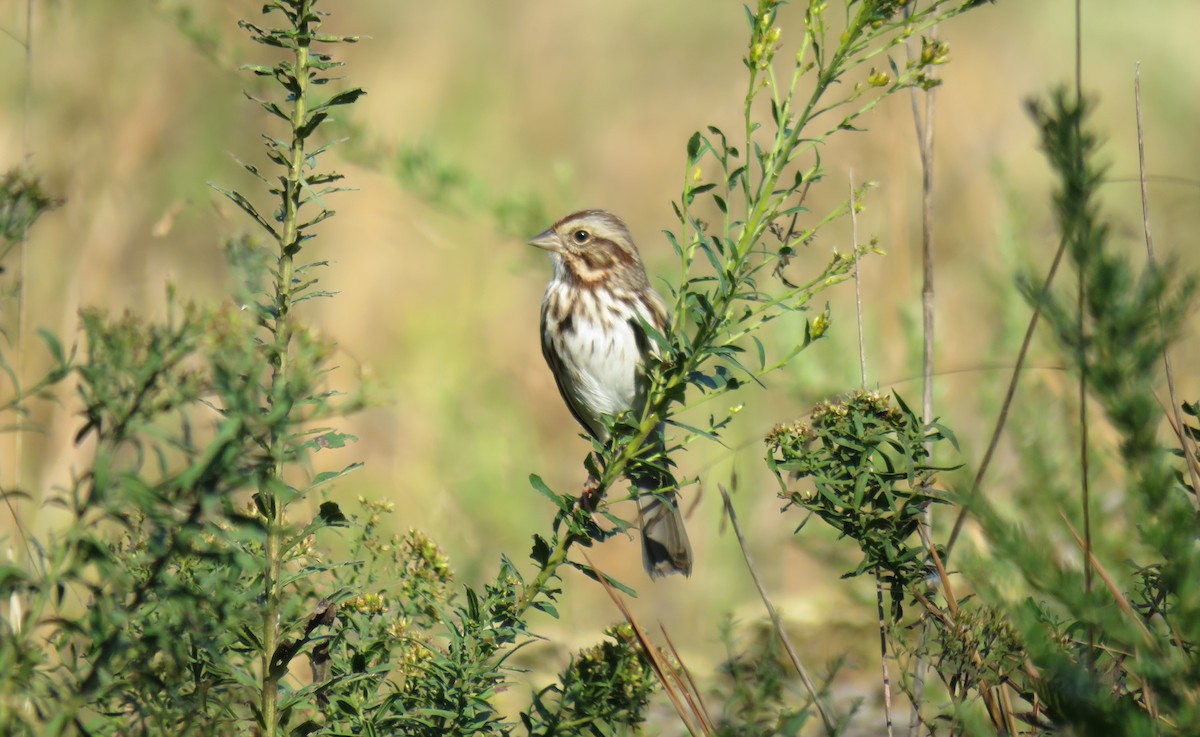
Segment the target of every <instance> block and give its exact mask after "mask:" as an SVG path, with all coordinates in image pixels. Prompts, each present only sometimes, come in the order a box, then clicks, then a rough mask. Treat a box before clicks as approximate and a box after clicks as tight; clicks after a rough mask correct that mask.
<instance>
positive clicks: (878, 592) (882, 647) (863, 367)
mask: <svg viewBox="0 0 1200 737" xmlns="http://www.w3.org/2000/svg"><path fill="white" fill-rule="evenodd" d="M850 237H851V239H852V243H851V247H852V248H853V249H854V304H855V308H856V309H855V313H856V316H857V322H858V370H859V376H860V377H861V380H862V388H863V390H864V391H865V390H866V388H867V344H866V340H865V339H864V338H863V309H862V275H861V274H860V273H859V269H858V198H857V195H856V193H855V191H854V171H853V170H851V171H850ZM875 606H876V608H877V609H878V612H879V667H880V672H881V678H882V682H883V716H884V720H885V721H886V723H887V734H888V737H892V677H891V673H890V672H889V671H888V644H887V617H886V615H885V613H884V607H883V579H882V578H881V577H880V575H879V572H878V571H876V572H875Z"/></svg>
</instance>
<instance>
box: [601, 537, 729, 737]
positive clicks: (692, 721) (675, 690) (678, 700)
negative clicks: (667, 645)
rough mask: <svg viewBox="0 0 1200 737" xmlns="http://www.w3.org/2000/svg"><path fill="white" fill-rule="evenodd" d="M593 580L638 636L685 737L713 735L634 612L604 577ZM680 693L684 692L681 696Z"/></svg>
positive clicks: (703, 717) (677, 676) (673, 670)
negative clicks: (683, 729)
mask: <svg viewBox="0 0 1200 737" xmlns="http://www.w3.org/2000/svg"><path fill="white" fill-rule="evenodd" d="M583 558H584V560H586V561H587V564H588V565H589V566H591V567H592V568H593V570H596V571H599V570H600V569H598V568H596V566H595V565H593V563H592V561H591V559H590V558H588V556H587V554H586V553H585V554H584V555H583ZM596 580H597V581H599V582H600V585H601V586H603V587H604V591H605V592H606V593H607V594H608V597H609V598H610V599H612V601H613V603H614V604H616V606H617V609H618V610H619V611H620V612H621V616H623V617H624V618H625V621H626V622H628V623H629V626H630V627H631V628H633V633H634V635H636V636H637V639H638V644H640V645H641V646H642V652H644V653H646V657H647V658H649V659H650V667H651V668H653V669H654V675H655V676H657V677H658V682H659V683H661V684H662V686H663V691H665V692H666V694H667V698H669V699H670V700H671V705H672V706H674V707H675V713H676V714H678V715H679V720H680V721H681V722H683V726H684V728H685V729H687V731H688V734H690V735H692V736H693V737H695V735H705V737H708V736H709V735H711V734H712V731H711V730H708V729H706V728H705V722H706V721H707V716H706V715H705V716H701V715H699V714H697V713H696V712H695V711H691V710H689V709H688V708H687V707H685V706H684V702H685V701H688V702H689V704H691V700H690V698H688V695H687V693H686V689H685V688H682V687H681V684H680V680H679V675H678V674H677V673H676V672H675V669H674V668H672V667H671V665H670V664H669V663H667V662H666V661H665V660H664V659H663V657H662V654H661V653H659V651H658V648H657V647H655V646H654V643H653V642H651V641H650V637H649V636H648V635H647V634H646V630H645V629H643V628H642V625H641V624H640V623H639V622H638V621H637V618H635V617H634V616H633V612H631V611H629V607H628V606H626V605H625V600H624V599H622V598H621V595H620V594H619V593H617V591H616V590H615V589H614V588H613V587H612V585H611V584H610V583H609V582H608V581H607V580H605V578H604V576H602V575H598V576H596ZM676 657H678V656H676ZM681 692H683V693H682V695H681Z"/></svg>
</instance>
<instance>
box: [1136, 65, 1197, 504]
mask: <svg viewBox="0 0 1200 737" xmlns="http://www.w3.org/2000/svg"><path fill="white" fill-rule="evenodd" d="M1133 109H1134V112H1135V114H1136V117H1137V147H1138V182H1139V184H1140V185H1141V191H1142V232H1143V233H1145V236H1146V260H1147V262H1148V263H1149V265H1150V268H1151V269H1154V268H1157V266H1158V264H1157V263H1156V262H1155V259H1154V238H1153V236H1151V234H1150V194H1149V192H1148V191H1147V189H1146V145H1145V139H1144V137H1143V129H1142V63H1141V62H1138V63H1137V64H1136V65H1135V66H1134V70H1133ZM1158 312H1159V315H1160V316H1161V315H1162V300H1161V299H1158ZM1163 369H1164V371H1165V372H1166V374H1167V396H1168V397H1170V400H1171V410H1172V412H1173V413H1174V415H1175V425H1176V426H1177V427H1178V428H1179V430H1178V432H1179V440H1180V444H1181V446H1182V448H1183V456H1184V458H1185V459H1187V460H1188V461H1189V462H1188V463H1186V464H1185V465H1186V466H1187V469H1188V475H1189V476H1190V477H1191V479H1192V488H1193V489H1195V490H1196V493H1197V494H1200V474H1197V472H1196V464H1195V462H1194V459H1195V456H1194V455H1193V451H1192V448H1191V447H1189V446H1190V444H1189V442H1188V441H1189V440H1190V438H1189V437H1188V434H1187V432H1185V431H1184V430H1183V415H1182V414H1181V413H1180V411H1179V397H1178V396H1176V394H1175V372H1174V371H1173V370H1172V368H1171V356H1170V354H1169V353H1168V351H1167V346H1166V345H1165V344H1164V345H1163ZM1196 502H1197V500H1196V499H1194V498H1193V503H1196Z"/></svg>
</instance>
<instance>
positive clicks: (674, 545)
mask: <svg viewBox="0 0 1200 737" xmlns="http://www.w3.org/2000/svg"><path fill="white" fill-rule="evenodd" d="M637 486H638V491H639V493H640V495H639V496H638V500H637V504H638V524H639V525H640V526H641V528H642V563H643V564H645V566H646V573H648V574H650V578H662V577H663V576H669V575H671V574H673V573H682V574H683V575H685V576H690V575H692V544H691V543H690V542H689V541H688V534H687V528H686V527H684V524H683V515H682V514H681V513H680V512H679V494H678V493H677V492H676V491H674V490H673V489H670V488H667V489H662V488H659V487H658V485H657V484H655V485H653V486H652V488H643V484H642V483H640V482H639V483H638V484H637Z"/></svg>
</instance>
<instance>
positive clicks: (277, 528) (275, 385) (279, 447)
mask: <svg viewBox="0 0 1200 737" xmlns="http://www.w3.org/2000/svg"><path fill="white" fill-rule="evenodd" d="M309 5H310V3H304V4H303V5H302V8H301V12H300V13H299V14H298V19H299V20H298V23H297V28H296V31H297V33H296V36H295V38H296V44H295V47H294V52H295V61H294V62H293V63H294V78H295V82H296V85H297V93H296V94H295V96H294V99H293V100H292V110H291V126H292V141H291V148H290V150H289V155H288V173H287V182H286V184H285V186H284V196H283V222H282V224H281V227H280V230H279V242H278V243H279V260H278V266H279V268H278V280H277V281H276V284H275V315H274V318H273V321H272V323H273V324H272V333H273V334H274V336H275V341H274V344H273V346H272V348H271V353H272V356H271V357H272V361H273V364H274V366H273V371H272V376H271V397H270V400H269V401H270V403H271V404H272V405H275V404H276V403H279V402H286V401H288V400H287V399H286V392H287V390H286V387H287V386H288V382H289V378H290V377H289V371H288V369H289V352H290V349H291V340H292V329H291V322H290V313H291V309H292V302H293V294H292V290H293V281H294V280H293V276H294V273H295V253H296V250H297V248H296V246H297V241H298V238H299V221H300V218H299V210H300V203H301V197H302V192H303V187H304V161H305V146H304V135H303V133H302V130H303V127H304V125H305V121H306V118H307V115H308V109H307V99H308V80H309V50H308V44H309V41H310V36H311V34H310V29H309V23H308V20H307V18H308V15H309ZM286 451H287V440H286V438H285V437H284V436H283V435H282V434H281V432H280V431H279V430H273V431H272V434H271V439H270V453H271V458H272V461H273V464H274V466H273V468H272V479H270V480H271V481H278V480H279V479H281V478H282V477H283V472H284V465H285V455H286ZM259 493H260V494H262V495H263V501H264V504H263V506H264V508H265V513H266V516H267V521H266V524H267V541H266V557H267V560H266V563H267V568H266V574H265V576H264V581H263V588H264V594H265V597H266V607H265V609H264V615H263V650H262V703H261V709H262V719H263V734H264V735H265V737H275V735H276V734H277V733H278V727H279V713H278V696H279V678H280V677H281V675H282V674H281V673H278V672H276V669H275V668H274V667H273V665H274V664H273V662H272V659H273V657H274V654H275V651H276V649H277V648H278V644H279V618H280V605H281V600H282V592H281V588H280V583H279V582H280V578H281V572H282V567H283V560H282V557H283V556H282V544H283V524H284V520H283V510H282V505H281V504H280V501H279V499H278V498H277V497H276V496H275V491H274V489H273V488H272V487H270V486H268V487H267V488H261V489H260V490H259Z"/></svg>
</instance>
